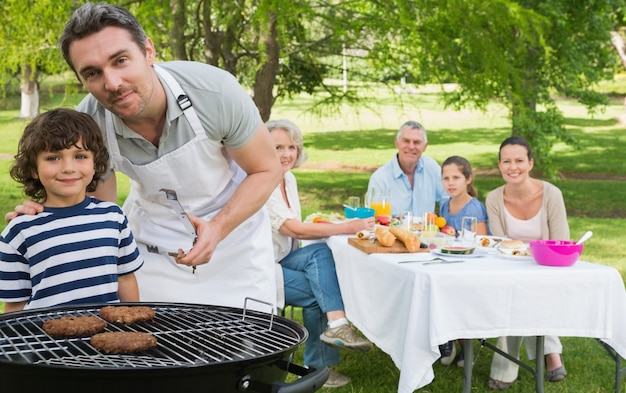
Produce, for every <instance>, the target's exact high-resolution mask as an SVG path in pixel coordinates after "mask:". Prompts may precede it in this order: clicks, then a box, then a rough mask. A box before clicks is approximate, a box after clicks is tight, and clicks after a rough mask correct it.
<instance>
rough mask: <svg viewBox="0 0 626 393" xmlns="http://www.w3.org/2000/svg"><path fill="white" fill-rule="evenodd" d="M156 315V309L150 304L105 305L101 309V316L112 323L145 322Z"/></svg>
mask: <svg viewBox="0 0 626 393" xmlns="http://www.w3.org/2000/svg"><path fill="white" fill-rule="evenodd" d="M154 315H155V312H154V310H153V309H152V308H151V307H148V306H105V307H102V308H101V309H100V317H102V318H103V319H104V320H106V321H108V322H111V323H135V322H145V321H149V320H151V319H152V318H154Z"/></svg>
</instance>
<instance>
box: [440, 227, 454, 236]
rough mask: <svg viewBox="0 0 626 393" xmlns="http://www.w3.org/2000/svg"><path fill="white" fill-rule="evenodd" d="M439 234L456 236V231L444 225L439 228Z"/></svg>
mask: <svg viewBox="0 0 626 393" xmlns="http://www.w3.org/2000/svg"><path fill="white" fill-rule="evenodd" d="M441 233H445V234H446V235H450V236H456V229H454V227H453V226H451V225H445V226H443V227H442V228H441Z"/></svg>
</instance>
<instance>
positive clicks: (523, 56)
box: [371, 0, 624, 175]
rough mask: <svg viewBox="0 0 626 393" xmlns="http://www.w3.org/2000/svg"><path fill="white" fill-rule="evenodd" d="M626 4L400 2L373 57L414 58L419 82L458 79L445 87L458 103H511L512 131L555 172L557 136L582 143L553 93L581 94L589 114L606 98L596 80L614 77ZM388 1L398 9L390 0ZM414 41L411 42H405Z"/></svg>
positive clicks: (448, 98)
mask: <svg viewBox="0 0 626 393" xmlns="http://www.w3.org/2000/svg"><path fill="white" fill-rule="evenodd" d="M623 6H624V4H623V2H622V1H618V0H616V1H613V0H598V1H593V2H587V1H570V0H549V1H545V0H543V1H540V0H518V1H510V0H432V1H430V0H421V1H412V2H406V1H399V2H397V4H396V7H395V8H396V9H397V10H398V12H397V14H396V15H395V17H396V18H391V19H393V20H394V22H397V21H399V22H398V23H394V24H389V25H388V26H387V29H388V30H389V31H390V33H389V35H388V37H389V40H388V41H386V42H379V43H378V44H377V45H376V46H377V50H376V51H372V52H371V53H374V54H375V53H381V54H382V56H385V55H388V54H391V55H392V59H391V60H390V59H385V60H384V62H383V61H382V60H383V59H381V58H380V56H373V58H372V64H374V65H379V64H385V65H386V66H388V65H389V64H390V63H392V62H395V63H396V64H398V65H400V64H406V65H407V66H406V68H405V70H406V72H409V73H412V74H413V76H414V77H415V78H416V79H418V80H428V81H436V82H439V83H443V82H456V83H458V85H459V88H458V89H457V90H455V91H452V92H447V93H445V102H446V104H447V105H449V106H452V107H454V108H460V107H464V106H475V107H478V108H480V109H484V108H485V107H486V105H487V104H488V103H489V102H490V100H494V99H495V100H498V101H500V102H502V103H503V104H505V105H506V106H507V107H508V109H509V111H510V117H511V121H512V130H511V132H512V134H513V135H520V136H523V137H525V138H526V139H528V140H529V142H530V143H531V145H532V146H533V148H534V150H535V153H536V160H537V163H538V166H539V167H540V168H542V169H544V170H545V171H546V174H548V175H551V174H553V173H554V172H553V168H552V165H551V160H550V156H549V152H550V150H551V148H552V146H553V144H554V142H555V140H561V141H563V142H565V143H567V144H570V145H573V146H576V145H577V143H576V140H575V139H574V138H573V137H572V136H571V134H570V133H568V132H567V131H566V130H565V128H564V126H563V116H562V114H561V112H560V110H559V109H558V107H557V105H556V103H555V101H554V99H553V98H552V94H554V93H558V94H563V95H566V96H568V97H572V98H575V99H577V100H578V101H580V102H582V103H583V104H585V105H586V106H587V107H588V109H589V110H590V111H593V109H594V108H595V107H597V106H598V105H601V104H604V103H605V102H606V97H605V96H604V95H601V94H598V93H595V92H594V91H593V87H594V85H595V84H596V83H597V82H598V81H601V80H606V79H609V78H610V77H612V73H613V71H614V66H615V61H616V58H615V56H614V54H613V53H611V48H610V46H609V45H608V44H609V43H610V37H609V32H610V31H611V29H612V28H613V26H614V20H613V19H614V12H615V10H617V9H619V7H623ZM387 7H389V6H388V5H387ZM406 43H411V45H406Z"/></svg>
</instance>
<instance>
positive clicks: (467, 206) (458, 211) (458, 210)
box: [439, 156, 489, 235]
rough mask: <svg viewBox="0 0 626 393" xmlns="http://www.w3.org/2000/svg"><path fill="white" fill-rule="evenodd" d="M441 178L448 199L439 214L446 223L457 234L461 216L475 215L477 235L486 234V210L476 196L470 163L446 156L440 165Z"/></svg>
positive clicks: (459, 158) (487, 229)
mask: <svg viewBox="0 0 626 393" xmlns="http://www.w3.org/2000/svg"><path fill="white" fill-rule="evenodd" d="M441 180H442V181H443V186H444V188H445V189H446V192H447V193H448V195H450V199H448V200H446V201H445V202H443V203H442V204H441V206H440V208H439V215H440V216H442V217H443V218H445V219H446V223H447V224H446V225H450V226H452V227H453V228H454V229H455V230H456V232H457V234H458V233H460V231H461V225H462V221H463V217H476V218H477V221H478V228H476V234H477V235H487V234H488V232H489V228H488V226H487V210H486V209H485V205H483V203H482V202H481V201H479V200H478V199H476V197H477V196H478V193H477V192H476V189H475V188H474V176H473V175H472V167H471V166H470V163H469V162H468V161H467V160H466V159H465V158H463V157H459V156H452V157H448V158H447V159H446V160H445V161H444V162H443V164H442V165H441Z"/></svg>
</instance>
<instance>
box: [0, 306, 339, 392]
mask: <svg viewBox="0 0 626 393" xmlns="http://www.w3.org/2000/svg"><path fill="white" fill-rule="evenodd" d="M124 305H141V306H150V307H152V308H153V309H154V310H155V312H156V316H155V318H154V319H153V320H152V321H148V322H139V323H133V324H118V323H108V324H107V327H106V329H105V331H110V332H114V331H136V332H146V333H150V334H152V335H154V336H155V337H156V338H157V340H158V343H157V346H156V347H155V348H153V349H150V350H147V351H143V352H138V353H135V354H105V353H102V352H99V351H98V350H97V349H95V348H94V347H93V346H92V345H91V344H90V342H89V340H90V337H70V338H53V337H51V336H49V335H48V334H46V333H45V331H44V330H43V329H42V325H43V323H44V322H45V321H46V320H48V319H56V318H60V317H64V316H89V315H96V316H99V311H100V308H101V307H103V306H104V304H100V305H85V306H78V307H55V308H49V309H39V310H30V311H21V312H15V313H9V314H4V315H0V391H1V392H33V391H42V390H43V389H45V390H53V391H54V390H55V389H58V391H67V389H68V387H76V386H82V387H84V390H87V391H92V392H105V391H106V392H114V393H119V392H175V391H185V392H216V393H217V392H219V393H226V392H272V393H273V392H284V393H292V392H293V393H297V392H314V391H317V390H318V389H319V388H321V386H322V385H323V383H324V382H325V381H326V379H327V378H328V370H327V369H326V368H323V369H317V370H316V369H313V368H310V369H308V368H304V367H302V366H298V365H295V364H293V363H292V362H291V358H292V356H293V352H295V350H296V349H297V348H298V347H300V345H302V343H304V341H305V340H306V338H307V335H308V333H307V331H306V329H304V328H303V327H301V326H300V325H298V324H297V323H295V322H293V321H291V320H289V319H286V318H283V317H279V316H274V315H273V314H267V313H262V312H258V311H250V310H246V309H237V308H229V307H219V306H207V305H198V304H179V303H150V304H148V303H135V304H133V303H125V304H124ZM288 373H292V374H296V375H298V376H299V377H300V378H298V379H297V380H296V381H295V382H293V383H285V382H284V381H285V379H286V377H287V374H288ZM39 389H41V390H39ZM70 390H72V389H70ZM81 390H83V389H81Z"/></svg>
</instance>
